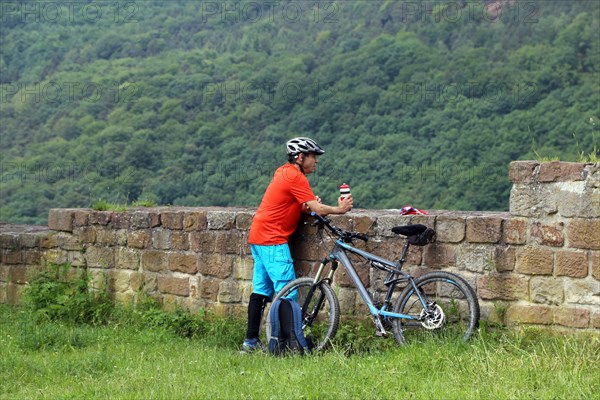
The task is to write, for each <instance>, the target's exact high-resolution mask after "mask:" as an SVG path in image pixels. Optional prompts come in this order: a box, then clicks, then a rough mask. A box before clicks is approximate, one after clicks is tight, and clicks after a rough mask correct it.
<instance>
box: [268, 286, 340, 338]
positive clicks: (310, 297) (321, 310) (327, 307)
mask: <svg viewBox="0 0 600 400" xmlns="http://www.w3.org/2000/svg"><path fill="white" fill-rule="evenodd" d="M282 297H289V298H295V300H296V301H297V302H298V304H299V305H300V307H301V308H302V331H303V332H304V337H306V339H307V341H309V342H312V345H313V350H324V349H326V348H327V346H328V345H329V343H330V341H331V339H332V338H333V337H334V336H335V334H336V332H337V329H338V326H339V322H340V306H339V303H338V299H337V297H336V296H335V293H334V292H333V289H331V286H329V285H328V284H327V283H325V282H319V283H317V284H316V285H314V279H312V278H298V279H296V280H293V281H291V282H290V283H288V284H287V285H286V286H284V287H283V289H281V291H280V292H279V293H278V294H277V296H275V298H274V299H273V302H275V301H277V300H278V299H280V298H282ZM270 326H271V323H270V320H269V312H267V321H266V327H267V341H268V340H269V338H270V332H269V328H270Z"/></svg>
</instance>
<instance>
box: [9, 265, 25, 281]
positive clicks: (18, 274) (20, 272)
mask: <svg viewBox="0 0 600 400" xmlns="http://www.w3.org/2000/svg"><path fill="white" fill-rule="evenodd" d="M27 271H28V270H27V267H26V266H24V265H11V266H10V270H9V277H8V281H9V282H12V283H16V284H19V285H24V284H25V283H27V275H28V273H27Z"/></svg>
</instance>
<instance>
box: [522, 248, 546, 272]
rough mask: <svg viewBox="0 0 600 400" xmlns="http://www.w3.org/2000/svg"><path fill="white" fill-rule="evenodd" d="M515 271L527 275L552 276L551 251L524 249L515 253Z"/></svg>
mask: <svg viewBox="0 0 600 400" xmlns="http://www.w3.org/2000/svg"><path fill="white" fill-rule="evenodd" d="M516 266H517V271H518V272H520V273H522V274H529V275H552V272H553V269H554V268H553V267H554V255H553V253H552V250H546V249H541V248H537V247H532V246H528V247H524V248H522V249H519V251H518V253H517V262H516Z"/></svg>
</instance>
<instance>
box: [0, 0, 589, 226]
mask: <svg viewBox="0 0 600 400" xmlns="http://www.w3.org/2000/svg"><path fill="white" fill-rule="evenodd" d="M488 3H490V2H487V1H469V2H466V1H450V2H401V1H376V0H372V1H332V2H329V1H325V2H315V1H310V2H309V1H279V2H269V1H265V2H261V1H254V2H238V1H227V2H203V1H155V2H154V1H131V2H118V1H117V2H114V1H110V2H99V1H85V2H83V1H80V2H65V3H60V2H54V3H46V2H39V1H36V2H33V1H32V2H10V3H6V2H2V4H1V5H2V10H1V12H2V15H1V21H2V24H1V25H0V34H1V46H0V49H1V56H0V72H1V74H0V79H1V82H0V88H1V92H0V95H1V102H0V106H1V111H0V124H1V127H0V129H1V142H0V152H1V153H0V156H1V159H2V161H1V166H2V171H1V173H2V177H1V179H2V180H1V204H0V207H1V208H0V212H1V214H0V220H1V221H10V222H24V223H34V222H35V223H43V222H45V220H46V216H47V212H48V209H49V208H51V207H84V206H85V207H89V206H91V205H92V204H93V203H94V202H95V201H97V200H99V199H104V200H107V201H110V202H113V203H123V204H125V203H127V204H130V203H132V202H133V201H136V200H150V201H153V202H154V203H155V204H158V205H195V206H196V205H197V206H206V205H218V206H252V207H255V206H257V205H258V203H259V202H260V198H261V196H262V193H263V191H264V189H265V187H266V185H267V184H268V182H269V180H270V178H271V175H272V173H273V171H274V169H275V168H276V167H277V166H278V165H280V164H282V163H283V162H284V161H285V150H284V143H285V141H286V140H288V139H289V138H292V137H294V136H310V137H312V138H314V139H315V140H317V142H318V143H319V144H320V145H321V146H322V147H324V148H325V149H326V154H325V155H324V156H322V157H321V159H320V160H319V169H318V170H317V173H316V174H315V175H314V176H312V177H311V178H310V179H311V182H312V183H313V185H314V187H315V192H316V193H317V194H319V195H320V196H321V197H322V198H323V199H324V201H325V202H328V203H333V202H334V201H335V198H336V195H337V188H338V186H339V185H340V184H341V183H343V182H347V183H349V184H350V186H351V188H352V193H353V195H354V198H355V206H357V207H359V208H400V207H402V206H404V205H406V204H412V205H414V206H416V207H419V208H424V209H434V208H435V209H441V208H443V209H460V210H504V209H507V207H508V197H509V190H510V182H509V181H508V164H509V162H510V161H511V160H517V159H532V158H533V159H535V158H538V159H539V158H540V157H547V158H554V157H557V158H560V159H561V160H566V161H579V160H580V159H581V154H582V153H583V154H584V155H585V156H589V155H590V153H593V152H594V151H597V149H598V143H599V139H600V133H599V126H600V125H599V123H598V119H599V118H600V79H599V74H600V71H599V68H600V50H599V45H600V28H599V21H600V7H599V5H598V2H596V1H498V2H493V3H491V4H488ZM594 146H596V147H594ZM596 154H597V153H596Z"/></svg>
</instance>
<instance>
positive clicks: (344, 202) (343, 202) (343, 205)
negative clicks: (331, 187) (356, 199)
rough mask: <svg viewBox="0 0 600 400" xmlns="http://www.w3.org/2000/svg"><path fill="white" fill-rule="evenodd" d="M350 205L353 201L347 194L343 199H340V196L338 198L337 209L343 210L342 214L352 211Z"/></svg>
mask: <svg viewBox="0 0 600 400" xmlns="http://www.w3.org/2000/svg"><path fill="white" fill-rule="evenodd" d="M352 203H353V200H352V195H351V194H349V195H348V196H344V198H342V196H340V197H338V207H339V208H340V209H342V210H344V212H343V213H342V214H346V213H347V212H348V211H350V210H351V209H352Z"/></svg>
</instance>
